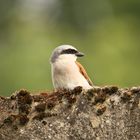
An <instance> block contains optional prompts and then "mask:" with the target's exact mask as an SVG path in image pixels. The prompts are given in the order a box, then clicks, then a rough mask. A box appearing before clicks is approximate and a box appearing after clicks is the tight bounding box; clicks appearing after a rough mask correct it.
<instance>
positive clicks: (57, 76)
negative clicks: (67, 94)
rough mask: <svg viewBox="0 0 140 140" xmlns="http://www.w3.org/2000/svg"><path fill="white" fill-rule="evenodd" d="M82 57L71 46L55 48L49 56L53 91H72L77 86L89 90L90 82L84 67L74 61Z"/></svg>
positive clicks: (81, 54)
mask: <svg viewBox="0 0 140 140" xmlns="http://www.w3.org/2000/svg"><path fill="white" fill-rule="evenodd" d="M82 56H84V54H83V53H81V52H79V51H78V50H77V49H76V48H74V47H73V46H71V45H61V46H58V47H57V48H55V50H54V51H53V53H52V56H51V59H50V61H51V66H52V81H53V85H54V88H55V89H70V90H71V89H74V88H75V87H77V86H81V87H83V89H91V88H92V81H91V80H90V78H89V77H88V75H87V73H86V71H85V69H84V67H83V66H82V65H81V64H80V63H79V62H77V61H76V59H77V57H82Z"/></svg>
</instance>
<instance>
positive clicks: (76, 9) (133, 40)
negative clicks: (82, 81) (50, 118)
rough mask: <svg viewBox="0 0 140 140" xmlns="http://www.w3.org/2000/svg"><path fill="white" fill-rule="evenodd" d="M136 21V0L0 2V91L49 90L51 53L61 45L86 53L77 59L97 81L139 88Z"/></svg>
mask: <svg viewBox="0 0 140 140" xmlns="http://www.w3.org/2000/svg"><path fill="white" fill-rule="evenodd" d="M139 25H140V1H139V0H127V1H126V0H124V1H120V0H94V1H92V0H87V1H84V0H77V1H75V0H71V1H66V0H24V1H23V0H12V1H11V0H1V1H0V94H1V95H5V96H6V95H10V94H11V92H14V91H15V90H18V89H20V88H26V89H28V90H30V91H35V92H38V91H45V90H52V89H53V86H52V82H51V68H50V63H49V57H50V55H51V52H52V50H53V49H54V48H55V47H56V46H58V45H60V44H71V45H73V46H75V47H76V48H78V49H79V50H81V51H83V52H84V53H85V54H86V56H85V57H84V58H82V59H80V60H79V61H80V62H81V63H82V64H83V65H84V66H85V67H86V69H87V71H88V74H89V76H90V77H91V79H92V81H93V83H94V84H95V85H111V84H113V85H114V84H115V85H118V86H121V87H124V86H137V85H139V84H140V78H139V71H140V62H139V60H140V56H139V52H140V28H139Z"/></svg>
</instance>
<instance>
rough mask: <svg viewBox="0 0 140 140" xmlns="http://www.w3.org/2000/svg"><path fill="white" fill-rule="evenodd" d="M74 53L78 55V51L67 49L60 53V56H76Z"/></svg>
mask: <svg viewBox="0 0 140 140" xmlns="http://www.w3.org/2000/svg"><path fill="white" fill-rule="evenodd" d="M76 53H78V51H77V50H74V49H67V50H63V51H62V52H61V54H76Z"/></svg>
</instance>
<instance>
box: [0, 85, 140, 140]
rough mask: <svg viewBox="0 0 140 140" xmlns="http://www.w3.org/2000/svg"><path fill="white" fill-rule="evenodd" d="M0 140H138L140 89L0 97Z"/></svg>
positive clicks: (78, 88)
mask: <svg viewBox="0 0 140 140" xmlns="http://www.w3.org/2000/svg"><path fill="white" fill-rule="evenodd" d="M0 112H1V114H0V140H11V139H12V140H49V139H50V140H139V139H140V88H139V87H134V88H131V89H128V88H127V89H118V88H117V87H116V86H106V87H102V88H100V87H98V88H95V89H92V90H89V91H83V90H82V88H81V87H77V88H76V89H74V90H73V91H66V90H62V91H57V92H52V93H42V94H38V95H34V94H30V93H29V92H28V91H26V90H21V91H19V92H17V93H15V94H13V95H12V96H11V97H10V98H4V97H0Z"/></svg>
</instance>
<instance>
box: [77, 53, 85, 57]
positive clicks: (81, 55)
mask: <svg viewBox="0 0 140 140" xmlns="http://www.w3.org/2000/svg"><path fill="white" fill-rule="evenodd" d="M75 55H76V56H77V57H83V56H84V54H83V53H82V52H77V53H76V54H75Z"/></svg>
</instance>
